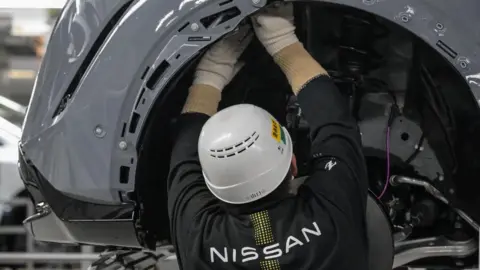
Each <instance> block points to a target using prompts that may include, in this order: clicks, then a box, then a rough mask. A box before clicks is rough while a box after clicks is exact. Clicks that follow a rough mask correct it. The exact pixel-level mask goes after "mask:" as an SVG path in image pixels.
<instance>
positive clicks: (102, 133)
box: [93, 125, 105, 138]
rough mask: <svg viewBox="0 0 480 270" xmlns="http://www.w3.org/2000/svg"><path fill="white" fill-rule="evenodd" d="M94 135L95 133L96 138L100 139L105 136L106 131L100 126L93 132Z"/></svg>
mask: <svg viewBox="0 0 480 270" xmlns="http://www.w3.org/2000/svg"><path fill="white" fill-rule="evenodd" d="M93 133H95V136H97V137H98V138H102V137H103V136H105V131H104V130H103V128H102V126H100V125H98V126H96V127H95V129H94V130H93Z"/></svg>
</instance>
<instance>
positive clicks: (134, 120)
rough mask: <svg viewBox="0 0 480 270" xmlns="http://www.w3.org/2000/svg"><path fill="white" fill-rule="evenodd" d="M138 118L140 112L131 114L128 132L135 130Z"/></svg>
mask: <svg viewBox="0 0 480 270" xmlns="http://www.w3.org/2000/svg"><path fill="white" fill-rule="evenodd" d="M138 120H140V114H138V113H135V112H134V113H133V114H132V120H130V126H129V127H128V132H130V133H135V131H136V130H137V125H138Z"/></svg>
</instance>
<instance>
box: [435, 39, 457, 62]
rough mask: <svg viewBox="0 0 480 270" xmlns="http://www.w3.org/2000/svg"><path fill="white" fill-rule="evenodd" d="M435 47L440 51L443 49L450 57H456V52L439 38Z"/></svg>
mask: <svg viewBox="0 0 480 270" xmlns="http://www.w3.org/2000/svg"><path fill="white" fill-rule="evenodd" d="M437 47H439V48H440V49H441V50H442V51H444V52H445V53H446V54H448V55H449V56H450V57H452V58H454V59H455V57H457V55H458V53H457V52H456V51H454V50H453V49H452V48H450V47H449V46H448V45H447V44H445V42H443V41H441V40H439V41H438V42H437Z"/></svg>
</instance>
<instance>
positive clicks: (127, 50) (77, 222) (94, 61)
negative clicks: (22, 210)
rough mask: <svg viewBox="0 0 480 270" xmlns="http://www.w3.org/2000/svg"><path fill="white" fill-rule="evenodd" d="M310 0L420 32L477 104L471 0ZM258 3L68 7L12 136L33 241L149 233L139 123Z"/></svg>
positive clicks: (94, 0) (142, 237)
mask: <svg viewBox="0 0 480 270" xmlns="http://www.w3.org/2000/svg"><path fill="white" fill-rule="evenodd" d="M307 2H315V1H314V0H310V1H307ZM318 2H329V3H334V4H341V5H346V6H351V7H354V8H356V9H360V10H365V11H367V12H370V13H373V14H375V15H378V16H380V17H383V18H385V19H388V20H391V21H393V22H395V23H396V24H398V25H401V26H402V27H404V28H405V29H407V30H408V31H410V32H411V33H413V34H414V35H416V36H418V37H420V38H421V39H422V40H423V41H424V42H426V43H427V44H428V45H430V46H431V47H433V48H435V49H436V50H437V51H438V52H439V53H440V54H442V55H443V56H444V57H445V59H446V60H447V61H449V62H450V63H451V65H452V66H454V67H455V69H456V71H457V72H458V73H459V74H461V75H462V78H463V79H464V80H465V83H466V84H468V85H469V88H470V92H469V93H468V94H467V95H468V96H469V98H471V100H470V103H472V104H473V103H474V104H475V106H477V109H478V105H477V103H476V102H477V100H480V28H479V27H478V25H480V16H478V13H477V12H478V11H480V1H477V0H464V1H462V2H461V4H460V3H457V2H455V4H453V3H452V2H451V1H446V0H396V1H389V0H363V1H362V0H331V1H318ZM265 4H266V2H265V0H259V1H252V0H235V1H228V0H227V1H225V0H218V1H217V0H212V1H202V0H198V1H193V0H184V1H180V2H177V1H170V0H133V1H132V0H119V1H103V0H77V1H73V0H71V1H69V2H68V3H67V5H66V7H65V8H64V10H63V12H62V14H61V16H60V18H59V20H58V21H57V23H56V25H55V27H54V30H53V33H52V36H51V39H50V41H49V47H48V49H47V52H46V54H45V58H44V60H43V63H42V65H41V68H40V71H39V73H38V77H37V80H36V83H35V86H34V91H33V95H32V98H31V101H30V105H29V109H28V113H27V117H26V121H25V123H24V126H23V134H22V138H21V143H20V152H21V160H20V163H21V171H22V178H23V180H24V182H25V186H26V187H27V189H28V190H29V191H30V193H31V195H32V197H33V199H34V201H35V203H36V204H37V211H38V213H37V214H36V215H35V216H33V217H31V218H29V219H28V220H27V221H26V224H27V226H28V227H29V229H30V230H31V231H32V233H33V235H34V236H35V237H36V238H37V239H39V240H47V241H56V242H78V243H91V244H102V245H114V246H127V247H140V246H148V245H149V243H148V242H149V240H148V235H149V232H148V231H145V230H144V227H143V226H142V224H140V222H138V220H139V217H141V215H142V206H141V204H138V203H136V202H135V198H134V195H132V194H134V191H135V188H136V185H135V184H136V173H137V161H138V160H137V151H138V148H139V143H140V141H141V139H142V132H143V131H144V128H145V123H146V118H147V116H148V115H149V112H150V111H151V110H152V107H153V105H154V104H155V101H156V100H157V99H158V98H159V97H161V96H162V95H164V94H166V93H165V92H166V91H169V90H171V89H168V87H166V86H167V85H168V83H169V82H170V81H171V79H172V78H174V77H175V75H176V74H178V73H179V72H181V70H182V68H183V67H184V66H185V65H186V64H187V63H188V62H189V61H190V60H191V59H193V58H194V57H195V56H197V55H198V54H199V53H200V52H201V50H202V49H203V48H205V47H206V46H208V45H211V44H212V43H213V42H215V41H216V40H217V39H218V38H220V37H221V36H223V35H224V34H226V33H228V32H230V31H232V30H234V29H235V28H236V26H237V25H238V24H239V23H240V22H241V21H242V20H243V19H244V18H245V17H246V16H248V15H250V14H252V13H253V12H255V11H256V10H257V9H259V8H261V7H262V6H264V5H265ZM227 9H232V10H233V9H236V10H238V11H239V13H238V14H237V15H232V16H228V18H227V19H225V20H224V21H216V22H214V23H213V24H209V25H208V26H207V27H205V26H204V24H203V23H202V18H205V17H207V16H210V15H213V14H216V13H218V12H219V11H223V10H227ZM446 14H448V16H447V15H446ZM465 40H468V41H469V42H465ZM45 153H48V156H46V154H45ZM53 226H55V227H53ZM51 228H56V229H55V230H52V229H51Z"/></svg>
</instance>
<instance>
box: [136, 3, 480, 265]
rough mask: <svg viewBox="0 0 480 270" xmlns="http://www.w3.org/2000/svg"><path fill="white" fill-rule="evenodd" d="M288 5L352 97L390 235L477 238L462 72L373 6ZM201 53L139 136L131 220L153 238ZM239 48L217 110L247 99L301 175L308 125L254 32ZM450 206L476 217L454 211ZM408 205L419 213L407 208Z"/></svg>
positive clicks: (473, 134) (305, 37) (164, 235)
mask: <svg viewBox="0 0 480 270" xmlns="http://www.w3.org/2000/svg"><path fill="white" fill-rule="evenodd" d="M295 12H296V25H297V34H298V36H299V38H300V39H301V41H302V42H303V44H304V45H305V47H306V48H307V50H309V51H310V53H311V54H312V55H313V56H314V57H315V58H316V59H317V60H318V61H319V62H320V63H321V64H322V65H323V66H324V67H325V68H326V69H327V70H328V72H329V74H330V75H331V77H332V78H333V79H334V80H335V82H336V84H337V86H338V87H339V89H340V91H342V93H344V94H345V98H346V99H348V100H349V101H350V104H351V112H352V114H353V115H354V116H355V117H356V118H357V120H358V123H359V127H360V130H361V131H362V140H363V144H364V149H365V156H366V158H367V165H368V170H369V176H370V191H371V192H372V193H373V194H375V195H376V196H377V197H380V196H379V195H380V194H382V193H383V195H382V196H381V198H379V201H380V202H381V203H382V204H383V206H384V208H385V209H386V212H387V213H388V216H389V218H390V222H391V224H392V227H393V228H394V235H392V237H394V239H395V245H396V246H397V244H398V243H405V241H410V240H412V241H413V240H418V239H424V238H428V237H444V238H447V239H448V241H450V242H449V243H454V244H459V243H460V242H461V241H465V240H468V239H472V238H475V241H476V240H477V238H476V236H474V235H475V233H474V232H475V231H474V229H473V228H472V227H473V226H474V224H475V223H477V224H478V222H479V221H480V213H478V210H475V209H478V207H480V197H478V196H476V195H475V190H474V189H471V188H470V186H471V185H472V184H474V182H473V181H474V179H475V178H477V177H479V176H480V166H478V164H479V162H480V159H479V158H478V155H477V154H476V153H478V152H479V150H480V143H479V142H477V140H476V139H475V138H477V136H479V135H480V121H479V119H480V118H479V110H478V105H477V103H476V102H475V99H474V97H473V95H472V93H471V91H470V88H469V86H468V84H467V83H466V82H465V80H464V79H463V78H462V76H461V75H460V73H458V72H457V70H456V69H455V68H454V67H453V66H452V65H451V64H450V62H448V61H447V60H446V59H445V58H444V56H442V55H441V54H440V53H439V52H438V51H437V50H435V49H434V48H432V47H430V46H429V45H427V44H426V43H425V42H423V41H422V40H421V39H420V38H418V37H417V36H415V35H414V34H413V33H410V32H408V31H407V30H405V29H404V28H402V27H401V26H399V25H397V24H394V23H393V22H391V21H389V20H386V19H383V18H380V17H377V16H375V15H373V14H369V13H366V12H363V11H359V10H357V9H353V8H350V7H346V6H340V5H334V4H323V3H322V4H320V3H318V4H317V3H309V4H304V3H296V4H295ZM200 57H201V54H200V55H198V56H196V58H195V59H192V60H191V61H190V62H189V63H188V64H187V65H186V66H185V67H184V68H183V69H182V70H181V72H179V73H178V74H177V75H176V76H175V78H174V79H172V80H171V81H170V83H169V85H168V86H167V89H166V90H167V91H164V92H166V93H167V94H165V95H163V96H161V97H159V98H158V99H157V102H156V103H155V105H154V107H153V109H152V110H151V112H150V115H149V116H148V119H147V121H146V123H145V124H144V126H143V130H142V137H141V140H140V141H139V142H140V143H139V144H138V149H137V150H138V154H139V159H138V167H137V174H136V184H135V185H136V196H137V201H138V202H139V205H140V207H139V209H140V216H139V217H140V223H141V224H142V228H144V231H145V233H146V234H147V239H149V241H150V242H151V243H152V244H154V243H159V242H160V243H162V242H165V243H168V242H170V241H169V239H170V233H169V223H168V212H167V203H166V202H167V191H166V179H167V175H168V169H169V154H170V151H171V138H170V137H169V135H170V134H169V126H170V123H171V121H172V119H174V118H175V116H177V115H178V114H179V113H180V111H181V108H182V106H183V103H184V101H185V98H186V96H187V91H188V88H189V86H190V84H191V82H192V76H193V72H194V69H195V66H196V64H197V62H198V60H199V58H200ZM242 58H243V59H244V60H245V62H246V65H245V66H244V68H243V69H242V70H241V71H240V72H239V73H238V75H237V76H236V77H235V78H234V80H233V81H232V82H231V83H230V84H229V85H228V86H227V88H226V89H225V90H224V91H223V97H222V101H221V103H220V107H219V110H220V109H222V108H225V107H228V106H231V105H233V104H237V103H252V104H255V105H258V106H260V107H262V108H264V109H266V110H267V111H269V112H270V113H271V114H272V115H274V116H275V117H276V118H277V119H278V120H279V121H280V122H281V123H282V125H285V126H286V127H287V128H288V129H289V132H290V133H291V135H292V139H293V141H294V151H295V154H296V157H297V162H298V164H299V173H300V176H304V175H306V174H307V171H308V157H309V155H308V154H309V137H308V124H307V123H305V121H304V120H303V119H302V118H301V115H300V116H299V113H298V112H299V108H298V104H297V103H296V101H295V98H294V97H292V95H291V90H290V87H289V85H288V82H287V80H286V78H285V76H284V75H283V74H282V72H281V71H280V69H279V68H278V67H277V66H276V65H275V63H274V62H273V60H272V58H271V57H270V56H269V55H268V54H267V52H266V51H265V50H264V49H263V47H262V45H261V44H260V43H259V42H258V41H257V40H254V41H253V42H252V44H251V45H250V46H249V47H248V49H247V50H246V52H245V53H244V55H243V56H242ZM392 114H394V116H395V117H393V116H392ZM392 118H394V120H391V119H392ZM387 126H388V127H389V129H390V131H389V133H390V136H389V139H388V140H387V139H386V137H385V136H386V130H387ZM387 142H388V143H389V147H387V146H386V143H387ZM387 152H388V157H389V158H388V159H387ZM387 171H389V173H388V175H389V176H402V177H409V178H411V179H417V180H418V181H421V182H423V183H424V184H425V185H427V184H428V185H429V186H431V187H433V188H434V189H435V190H437V191H439V192H440V194H441V195H442V196H443V199H444V200H446V201H448V203H447V204H446V203H445V201H444V200H441V199H440V198H439V195H438V194H437V195H435V194H432V193H429V192H426V191H425V189H424V188H422V187H419V186H415V185H409V184H402V185H398V186H389V183H388V180H387V179H386V175H387ZM407 182H408V181H404V182H402V183H407ZM385 187H388V188H385ZM423 187H425V186H423ZM384 190H385V191H384ZM458 210H461V212H463V213H464V214H466V215H467V216H468V217H469V218H470V219H471V220H472V221H473V223H469V222H467V221H466V220H465V219H463V218H462V217H461V216H460V217H459V215H458V213H459V212H458ZM415 215H418V216H421V217H422V218H419V219H418V220H417V219H415V218H412V216H413V217H415ZM458 224H461V225H458ZM472 224H473V225H472ZM403 236H405V237H403ZM442 239H443V238H442ZM462 243H463V242H462ZM454 244H452V245H454ZM415 248H418V247H415ZM403 251H404V250H403ZM396 252H397V250H396ZM398 252H400V251H398ZM471 254H473V252H472V253H471ZM471 254H467V255H465V256H463V257H462V256H459V257H461V259H455V260H451V261H448V260H447V261H448V262H442V263H444V265H445V264H450V263H451V264H453V265H455V263H457V262H458V260H461V261H462V263H463V264H464V265H468V264H471V263H472V261H475V258H476V257H475V258H474V256H476V255H472V256H471ZM455 255H456V254H451V256H454V257H455ZM431 256H433V255H425V256H420V257H418V256H417V257H414V258H411V259H404V260H403V262H404V264H403V265H422V266H425V265H435V264H436V261H432V260H431V259H432V258H431ZM455 258H457V257H455ZM472 258H473V259H472Z"/></svg>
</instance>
